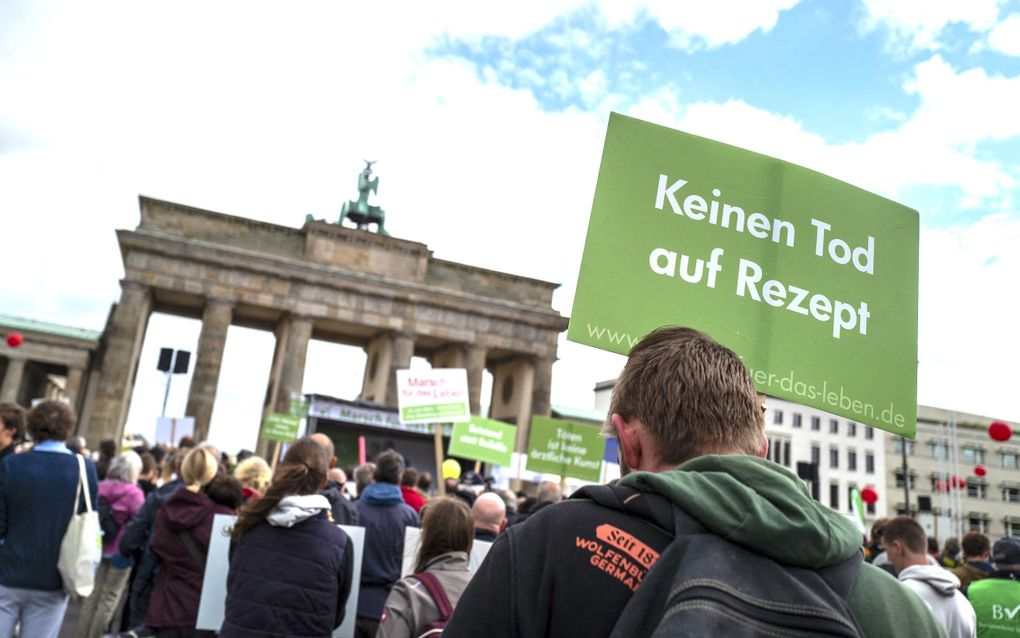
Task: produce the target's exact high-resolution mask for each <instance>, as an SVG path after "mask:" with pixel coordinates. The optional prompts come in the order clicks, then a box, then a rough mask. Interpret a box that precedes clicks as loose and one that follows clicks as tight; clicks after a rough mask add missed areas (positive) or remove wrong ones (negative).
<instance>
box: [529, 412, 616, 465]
mask: <svg viewBox="0 0 1020 638" xmlns="http://www.w3.org/2000/svg"><path fill="white" fill-rule="evenodd" d="M605 449H606V440H605V439H604V438H602V435H601V434H599V428H598V427H596V426H593V425H583V424H581V423H574V422H573V421H561V420H560V419H550V418H548V417H544V416H533V417H531V437H530V438H529V440H528V464H527V468H528V470H529V471H531V472H545V473H547V474H559V475H560V476H572V477H574V478H577V479H581V480H582V481H598V480H599V478H600V476H599V474H600V473H601V471H602V455H603V453H604V452H605Z"/></svg>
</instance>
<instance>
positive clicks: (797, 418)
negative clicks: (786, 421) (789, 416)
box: [793, 412, 800, 428]
mask: <svg viewBox="0 0 1020 638" xmlns="http://www.w3.org/2000/svg"><path fill="white" fill-rule="evenodd" d="M793 427H795V428H799V427H800V413H799V412H794V413H793Z"/></svg>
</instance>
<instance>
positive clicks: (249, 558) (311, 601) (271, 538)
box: [220, 497, 353, 638]
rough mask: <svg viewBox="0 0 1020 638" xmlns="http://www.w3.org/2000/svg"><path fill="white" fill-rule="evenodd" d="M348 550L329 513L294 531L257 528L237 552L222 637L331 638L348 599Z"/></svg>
mask: <svg viewBox="0 0 1020 638" xmlns="http://www.w3.org/2000/svg"><path fill="white" fill-rule="evenodd" d="M319 498H321V497H319ZM323 502H324V503H325V499H323ZM325 509H328V503H326V506H325ZM349 548H350V537H348V536H347V534H346V533H344V531H343V530H341V529H340V528H339V527H337V526H336V525H335V524H334V523H331V522H329V520H328V518H327V516H326V512H325V511H320V512H319V513H318V514H316V515H314V516H312V517H310V518H306V519H303V520H300V521H299V522H296V523H294V524H293V526H291V527H285V526H282V525H270V524H269V523H268V522H266V521H262V522H260V523H258V524H256V525H255V526H254V527H252V528H251V529H249V530H248V531H247V532H246V533H245V534H244V536H242V537H241V538H240V539H239V540H238V541H236V544H235V545H234V547H233V552H232V556H231V558H230V572H229V575H228V576H227V602H226V610H225V616H224V620H223V627H222V628H221V629H220V638H231V637H238V636H258V637H262V638H266V637H268V636H308V637H312V636H321V637H323V638H325V637H327V636H330V635H332V633H333V629H334V628H335V627H337V626H339V625H340V623H341V622H342V621H343V618H344V605H345V604H346V602H347V597H348V595H349V594H350V588H351V577H352V573H353V556H352V555H351V551H349Z"/></svg>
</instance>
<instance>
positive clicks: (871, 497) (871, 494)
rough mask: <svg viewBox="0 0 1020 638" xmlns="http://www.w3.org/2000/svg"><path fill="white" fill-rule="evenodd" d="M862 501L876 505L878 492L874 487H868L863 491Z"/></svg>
mask: <svg viewBox="0 0 1020 638" xmlns="http://www.w3.org/2000/svg"><path fill="white" fill-rule="evenodd" d="M861 500H862V501H864V502H865V503H867V504H868V505H874V504H875V501H877V500H878V492H876V491H875V488H873V487H870V486H869V487H866V488H864V489H863V490H861Z"/></svg>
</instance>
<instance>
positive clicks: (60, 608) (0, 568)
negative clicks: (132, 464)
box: [0, 401, 99, 638]
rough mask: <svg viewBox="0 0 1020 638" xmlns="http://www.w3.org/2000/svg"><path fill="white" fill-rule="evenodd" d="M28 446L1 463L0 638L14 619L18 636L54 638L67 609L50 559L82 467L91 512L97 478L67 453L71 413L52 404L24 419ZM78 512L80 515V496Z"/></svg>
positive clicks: (39, 407)
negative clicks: (26, 449)
mask: <svg viewBox="0 0 1020 638" xmlns="http://www.w3.org/2000/svg"><path fill="white" fill-rule="evenodd" d="M25 420H26V427H27V430H28V433H29V435H30V436H31V437H32V440H33V441H34V443H35V445H34V446H33V447H32V450H31V451H29V452H25V453H23V454H11V455H10V456H7V457H6V458H4V460H3V461H2V462H0V540H2V541H3V544H2V545H0V636H10V635H13V633H14V626H15V624H17V623H18V622H19V621H20V622H21V635H22V636H31V637H32V638H37V637H38V638H48V637H50V636H53V637H55V636H57V635H58V633H59V632H60V623H61V621H62V620H63V618H64V610H65V609H66V607H67V595H66V594H65V593H64V588H63V583H62V581H61V579H60V573H59V572H58V571H57V557H58V556H59V554H60V543H61V540H63V538H64V532H66V531H67V524H68V522H70V520H71V513H72V512H71V510H72V509H74V502H75V496H76V494H78V493H79V491H80V490H81V484H80V482H79V477H80V475H81V469H80V466H79V459H81V461H82V462H83V463H84V468H85V477H86V482H87V484H88V490H89V497H90V498H91V500H92V507H93V508H95V507H96V506H97V504H98V500H97V497H98V489H99V488H98V483H99V481H98V479H97V478H96V468H95V466H94V465H93V464H92V461H90V460H88V459H85V458H83V457H82V456H81V455H78V454H74V453H73V452H71V450H69V449H67V446H66V445H64V441H66V440H67V437H68V436H69V435H70V434H71V432H72V430H73V429H74V423H75V416H74V411H73V410H72V409H71V408H70V407H69V406H68V405H66V404H64V403H60V402H59V401H43V402H42V403H40V404H38V405H37V406H35V407H34V408H32V409H31V410H30V411H29V413H28V416H27V417H26V419H25ZM78 500H79V504H78V509H79V511H84V510H85V498H84V497H82V498H80V499H78Z"/></svg>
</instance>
